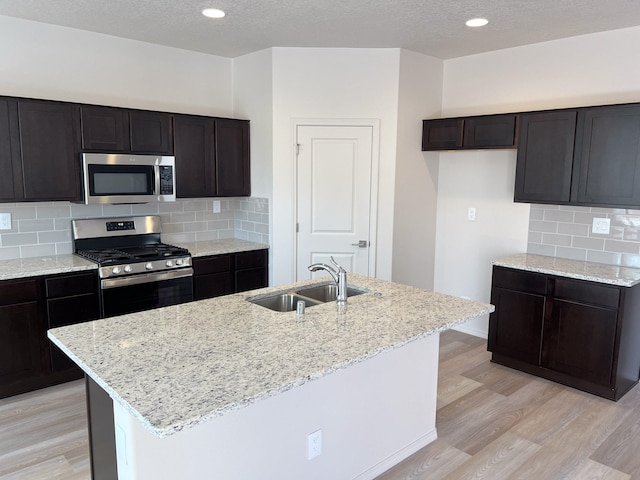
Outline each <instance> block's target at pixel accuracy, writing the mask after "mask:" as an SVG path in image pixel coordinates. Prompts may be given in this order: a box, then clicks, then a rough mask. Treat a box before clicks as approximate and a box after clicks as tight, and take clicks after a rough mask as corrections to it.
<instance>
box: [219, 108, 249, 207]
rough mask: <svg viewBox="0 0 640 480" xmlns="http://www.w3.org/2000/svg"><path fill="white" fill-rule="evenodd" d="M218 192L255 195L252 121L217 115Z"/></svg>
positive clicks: (228, 194)
mask: <svg viewBox="0 0 640 480" xmlns="http://www.w3.org/2000/svg"><path fill="white" fill-rule="evenodd" d="M215 138H216V142H215V146H216V148H215V149H216V181H217V195H218V196H220V197H239V196H249V195H251V172H250V160H249V159H250V153H249V121H248V120H231V119H222V118H220V119H216V121H215Z"/></svg>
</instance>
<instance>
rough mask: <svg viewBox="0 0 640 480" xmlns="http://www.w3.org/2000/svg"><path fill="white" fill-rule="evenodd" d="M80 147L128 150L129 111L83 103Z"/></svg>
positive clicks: (109, 150)
mask: <svg viewBox="0 0 640 480" xmlns="http://www.w3.org/2000/svg"><path fill="white" fill-rule="evenodd" d="M80 112H81V113H80V115H81V116H80V118H81V125H82V148H83V150H88V151H94V152H106V153H116V152H126V151H128V150H129V112H128V110H125V109H122V108H112V107H100V106H94V105H83V106H82V107H81V109H80Z"/></svg>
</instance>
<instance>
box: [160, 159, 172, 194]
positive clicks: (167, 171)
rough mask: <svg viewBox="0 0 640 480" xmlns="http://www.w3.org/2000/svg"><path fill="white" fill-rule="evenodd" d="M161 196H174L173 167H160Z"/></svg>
mask: <svg viewBox="0 0 640 480" xmlns="http://www.w3.org/2000/svg"><path fill="white" fill-rule="evenodd" d="M160 195H173V167H170V166H166V165H160Z"/></svg>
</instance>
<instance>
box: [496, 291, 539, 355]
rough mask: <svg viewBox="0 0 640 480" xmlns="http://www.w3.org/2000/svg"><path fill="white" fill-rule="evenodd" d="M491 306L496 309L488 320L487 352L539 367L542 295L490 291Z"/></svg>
mask: <svg viewBox="0 0 640 480" xmlns="http://www.w3.org/2000/svg"><path fill="white" fill-rule="evenodd" d="M491 303H492V304H493V305H495V308H496V309H495V311H494V312H493V313H492V314H491V315H490V317H489V340H488V349H489V350H490V351H491V352H493V353H498V354H502V355H505V356H507V357H510V358H513V359H516V360H520V361H522V362H526V363H528V364H531V365H539V364H540V343H541V339H542V322H543V320H544V311H545V297H544V295H538V294H532V293H525V292H518V291H515V290H508V289H505V288H498V287H493V288H492V289H491Z"/></svg>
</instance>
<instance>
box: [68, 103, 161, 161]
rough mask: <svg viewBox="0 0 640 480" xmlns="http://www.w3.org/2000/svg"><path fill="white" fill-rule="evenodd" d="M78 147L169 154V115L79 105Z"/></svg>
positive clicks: (92, 150)
mask: <svg viewBox="0 0 640 480" xmlns="http://www.w3.org/2000/svg"><path fill="white" fill-rule="evenodd" d="M81 112H82V113H81V118H82V148H83V150H85V151H89V152H106V153H120V152H130V153H148V154H158V155H173V132H172V121H171V114H170V113H165V112H151V111H145V110H129V109H125V108H116V107H102V106H97V105H83V106H82V107H81Z"/></svg>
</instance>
